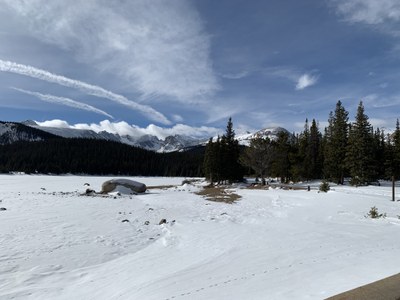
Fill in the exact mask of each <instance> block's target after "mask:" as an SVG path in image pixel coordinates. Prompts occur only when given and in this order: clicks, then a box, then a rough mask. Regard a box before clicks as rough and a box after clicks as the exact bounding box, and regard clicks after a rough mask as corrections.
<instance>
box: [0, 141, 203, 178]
mask: <svg viewBox="0 0 400 300" xmlns="http://www.w3.org/2000/svg"><path fill="white" fill-rule="evenodd" d="M203 157H204V147H199V148H197V149H193V150H189V151H185V152H173V153H155V152H153V151H148V150H144V149H141V148H137V147H133V146H129V145H126V144H122V143H118V142H112V141H105V140H96V139H65V138H54V139H48V140H44V141H36V142H16V143H12V144H8V145H2V146H0V172H2V173H8V172H10V171H19V172H25V173H32V174H34V173H42V174H50V173H51V174H66V173H72V174H90V175H110V174H113V175H130V176H184V177H185V176H188V177H195V176H202V175H203V173H202V165H203Z"/></svg>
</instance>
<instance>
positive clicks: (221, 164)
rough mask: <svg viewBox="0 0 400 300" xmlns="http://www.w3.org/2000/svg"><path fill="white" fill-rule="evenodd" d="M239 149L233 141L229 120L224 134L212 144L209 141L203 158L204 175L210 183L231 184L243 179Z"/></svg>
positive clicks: (230, 120) (234, 140) (235, 141)
mask: <svg viewBox="0 0 400 300" xmlns="http://www.w3.org/2000/svg"><path fill="white" fill-rule="evenodd" d="M239 155H240V148H239V143H238V141H237V140H236V139H235V131H234V130H233V123H232V119H231V118H229V120H228V124H227V127H226V132H225V134H224V135H223V136H222V137H221V138H219V137H218V139H217V141H216V142H213V141H212V139H210V140H209V142H208V144H207V148H206V153H205V157H204V163H203V168H204V173H205V176H206V178H207V179H209V180H210V181H211V182H218V183H221V182H225V181H229V182H233V181H236V180H241V179H242V178H243V168H242V166H241V165H240V163H239Z"/></svg>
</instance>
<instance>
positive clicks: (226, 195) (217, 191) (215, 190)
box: [196, 187, 241, 204]
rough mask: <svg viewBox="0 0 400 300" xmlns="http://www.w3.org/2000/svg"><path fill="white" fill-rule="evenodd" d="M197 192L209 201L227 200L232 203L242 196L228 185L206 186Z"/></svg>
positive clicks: (226, 201)
mask: <svg viewBox="0 0 400 300" xmlns="http://www.w3.org/2000/svg"><path fill="white" fill-rule="evenodd" d="M196 194H197V195H200V196H203V197H204V198H205V199H206V200H209V201H216V202H225V203H230V204H232V203H233V202H235V201H237V200H239V199H240V198H241V196H239V195H238V194H235V193H234V192H232V191H231V190H229V189H228V188H226V187H205V188H204V189H202V190H201V191H199V192H197V193H196Z"/></svg>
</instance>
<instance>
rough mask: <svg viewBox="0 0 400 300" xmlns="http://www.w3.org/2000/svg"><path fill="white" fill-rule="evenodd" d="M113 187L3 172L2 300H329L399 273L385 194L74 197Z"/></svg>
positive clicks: (165, 192)
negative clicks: (232, 199)
mask: <svg viewBox="0 0 400 300" xmlns="http://www.w3.org/2000/svg"><path fill="white" fill-rule="evenodd" d="M108 179H111V178H106V177H90V176H86V177H84V176H82V177H80V176H54V177H53V176H38V175H36V176H30V175H0V200H1V202H0V207H4V208H6V210H0V299H144V300H147V299H149V300H151V299H154V300H155V299H157V300H167V299H168V300H172V299H190V300H192V299H218V300H220V299H229V300H232V299H240V300H242V299H324V298H326V297H329V296H332V295H335V294H337V293H340V292H343V291H346V290H348V289H352V288H355V287H357V286H360V285H363V284H367V283H370V282H373V281H375V280H378V279H382V278H384V277H387V276H390V275H393V274H397V273H399V272H400V264H399V257H400V219H399V218H398V216H397V215H399V214H400V202H391V201H390V198H391V189H390V187H389V186H381V187H358V188H353V187H347V186H345V187H336V186H335V187H333V189H332V190H331V191H330V192H328V193H318V192H317V190H312V191H310V192H307V191H304V190H297V191H295V190H281V189H270V190H250V189H244V188H239V187H236V188H232V190H233V192H235V193H237V194H239V195H241V196H242V198H241V199H240V200H239V201H237V202H236V203H234V204H226V203H218V202H210V201H207V200H205V199H204V198H202V197H201V196H198V195H196V194H195V193H194V192H195V191H197V190H199V189H200V188H201V187H200V186H194V185H191V184H185V185H181V183H182V180H183V178H146V177H144V178H138V177H135V178H129V177H128V179H133V180H136V181H139V182H143V183H145V184H146V185H147V186H160V185H177V186H176V187H168V188H157V189H151V190H148V191H147V192H146V193H145V194H141V195H135V196H129V195H122V196H100V195H98V196H81V195H80V194H81V193H82V192H83V191H84V190H85V189H86V188H87V186H85V185H84V184H85V183H89V184H90V188H92V189H95V190H97V191H99V190H100V187H101V184H102V182H104V181H106V180H108ZM372 206H376V207H378V209H379V212H382V213H384V212H385V213H386V214H387V217H386V218H384V219H383V218H382V219H370V218H366V217H365V215H366V214H367V213H368V212H369V210H370V208H371V207H372ZM161 219H166V220H167V223H166V224H162V225H158V224H159V221H160V220H161ZM123 220H125V222H122V221H123ZM126 220H129V222H128V221H126ZM146 221H148V225H145V224H146V223H147V222H146Z"/></svg>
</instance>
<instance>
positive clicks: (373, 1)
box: [331, 0, 400, 24]
mask: <svg viewBox="0 0 400 300" xmlns="http://www.w3.org/2000/svg"><path fill="white" fill-rule="evenodd" d="M331 2H332V3H333V4H334V5H335V6H336V9H337V11H338V12H339V14H341V15H342V16H344V18H345V20H346V21H349V22H361V23H367V24H380V23H383V22H385V21H399V20H400V2H399V1H398V0H331Z"/></svg>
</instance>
